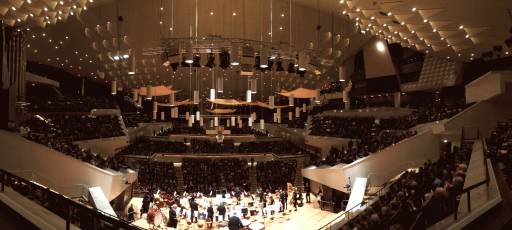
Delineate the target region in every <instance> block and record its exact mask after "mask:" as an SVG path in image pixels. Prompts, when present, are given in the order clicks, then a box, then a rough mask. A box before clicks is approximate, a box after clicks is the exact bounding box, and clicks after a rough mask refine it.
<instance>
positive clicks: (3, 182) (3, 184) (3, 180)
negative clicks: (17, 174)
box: [0, 173, 5, 192]
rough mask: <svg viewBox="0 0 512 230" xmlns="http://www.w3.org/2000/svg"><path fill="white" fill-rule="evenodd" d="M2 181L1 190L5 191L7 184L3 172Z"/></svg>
mask: <svg viewBox="0 0 512 230" xmlns="http://www.w3.org/2000/svg"><path fill="white" fill-rule="evenodd" d="M1 180H2V181H0V182H1V183H2V186H1V187H0V190H1V192H4V186H5V173H2V179H1Z"/></svg>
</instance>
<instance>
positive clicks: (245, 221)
mask: <svg viewBox="0 0 512 230" xmlns="http://www.w3.org/2000/svg"><path fill="white" fill-rule="evenodd" d="M251 223H252V221H250V220H247V219H242V225H243V226H244V227H247V226H249V225H250V224H251Z"/></svg>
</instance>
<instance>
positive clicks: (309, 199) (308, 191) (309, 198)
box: [304, 182, 311, 203]
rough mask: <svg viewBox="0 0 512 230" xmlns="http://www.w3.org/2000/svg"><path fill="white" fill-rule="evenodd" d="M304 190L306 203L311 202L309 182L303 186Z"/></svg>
mask: <svg viewBox="0 0 512 230" xmlns="http://www.w3.org/2000/svg"><path fill="white" fill-rule="evenodd" d="M304 190H305V192H306V202H307V203H310V202H311V188H310V187H309V182H308V183H306V186H304Z"/></svg>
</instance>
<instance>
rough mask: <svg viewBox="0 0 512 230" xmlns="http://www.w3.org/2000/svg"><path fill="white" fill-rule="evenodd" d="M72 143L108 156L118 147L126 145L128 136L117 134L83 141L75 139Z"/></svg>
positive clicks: (116, 150) (113, 153)
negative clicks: (117, 135) (116, 135)
mask: <svg viewBox="0 0 512 230" xmlns="http://www.w3.org/2000/svg"><path fill="white" fill-rule="evenodd" d="M74 143H75V144H77V145H78V146H80V147H81V148H87V149H90V150H91V151H93V152H95V153H99V154H101V155H104V156H109V157H110V156H113V155H115V153H116V152H118V150H119V149H122V148H124V147H126V146H127V145H128V137H127V136H119V137H110V138H101V139H92V140H85V141H75V142H74Z"/></svg>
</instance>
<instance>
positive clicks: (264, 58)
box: [260, 48, 268, 69]
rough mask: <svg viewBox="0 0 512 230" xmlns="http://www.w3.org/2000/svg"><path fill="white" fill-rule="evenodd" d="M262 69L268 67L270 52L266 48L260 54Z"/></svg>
mask: <svg viewBox="0 0 512 230" xmlns="http://www.w3.org/2000/svg"><path fill="white" fill-rule="evenodd" d="M260 67H261V68H263V69H266V68H267V67H268V51H267V49H266V48H263V49H261V52H260Z"/></svg>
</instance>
